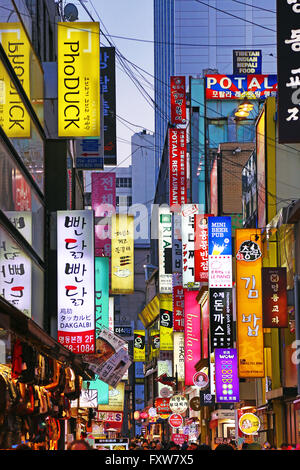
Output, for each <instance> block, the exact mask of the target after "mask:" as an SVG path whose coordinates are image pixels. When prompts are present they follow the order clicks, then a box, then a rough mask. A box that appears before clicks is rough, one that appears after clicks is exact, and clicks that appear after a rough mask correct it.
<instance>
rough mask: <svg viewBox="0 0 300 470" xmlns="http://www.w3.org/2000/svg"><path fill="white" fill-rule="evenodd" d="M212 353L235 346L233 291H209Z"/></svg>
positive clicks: (215, 289) (227, 289) (213, 289)
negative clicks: (215, 350)
mask: <svg viewBox="0 0 300 470" xmlns="http://www.w3.org/2000/svg"><path fill="white" fill-rule="evenodd" d="M209 316H210V318H209V327H210V335H209V337H210V351H211V352H213V350H214V349H215V348H226V347H227V348H230V347H232V346H233V312H232V289H231V288H226V289H225V288H223V289H219V288H218V289H217V288H212V289H209Z"/></svg>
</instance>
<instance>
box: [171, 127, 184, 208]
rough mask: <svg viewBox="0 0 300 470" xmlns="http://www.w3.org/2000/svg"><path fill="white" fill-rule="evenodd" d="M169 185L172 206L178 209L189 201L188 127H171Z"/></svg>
mask: <svg viewBox="0 0 300 470" xmlns="http://www.w3.org/2000/svg"><path fill="white" fill-rule="evenodd" d="M169 185H170V208H171V210H173V209H172V208H173V207H174V206H177V209H178V206H179V207H180V206H181V205H182V204H186V202H187V181H186V129H176V128H170V129H169ZM174 210H175V208H174Z"/></svg>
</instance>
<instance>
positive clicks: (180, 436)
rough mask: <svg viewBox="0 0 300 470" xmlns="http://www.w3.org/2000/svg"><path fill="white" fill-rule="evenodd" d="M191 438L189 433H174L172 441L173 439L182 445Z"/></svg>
mask: <svg viewBox="0 0 300 470" xmlns="http://www.w3.org/2000/svg"><path fill="white" fill-rule="evenodd" d="M188 440H189V436H188V434H175V433H174V434H172V437H171V441H173V442H174V443H175V444H177V445H178V446H182V444H183V443H184V442H187V441H188Z"/></svg>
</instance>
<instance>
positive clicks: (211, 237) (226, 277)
mask: <svg viewBox="0 0 300 470" xmlns="http://www.w3.org/2000/svg"><path fill="white" fill-rule="evenodd" d="M208 266H209V283H208V284H209V287H210V288H211V287H232V243H231V218H230V217H208Z"/></svg>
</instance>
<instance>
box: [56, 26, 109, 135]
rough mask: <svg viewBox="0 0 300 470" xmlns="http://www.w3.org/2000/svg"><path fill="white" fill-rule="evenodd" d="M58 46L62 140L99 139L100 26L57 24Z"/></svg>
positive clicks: (59, 126)
mask: <svg viewBox="0 0 300 470" xmlns="http://www.w3.org/2000/svg"><path fill="white" fill-rule="evenodd" d="M57 45H58V51H57V73H58V81H57V83H58V136H59V137H70V138H72V137H99V136H100V25H99V23H97V22H77V21H76V22H74V23H72V22H67V23H57ZM91 64H93V66H92V67H91Z"/></svg>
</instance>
